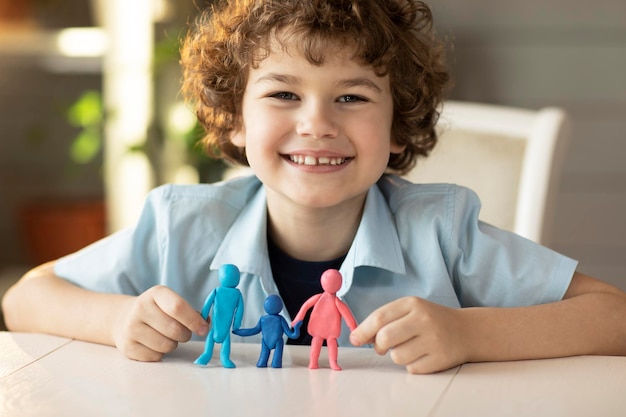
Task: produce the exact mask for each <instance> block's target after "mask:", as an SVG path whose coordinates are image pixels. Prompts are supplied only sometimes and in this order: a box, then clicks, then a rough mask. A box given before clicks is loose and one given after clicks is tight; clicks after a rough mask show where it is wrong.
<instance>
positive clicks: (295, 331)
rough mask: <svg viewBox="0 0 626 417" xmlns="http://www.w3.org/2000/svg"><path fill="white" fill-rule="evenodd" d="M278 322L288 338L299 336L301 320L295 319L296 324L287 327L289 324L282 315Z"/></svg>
mask: <svg viewBox="0 0 626 417" xmlns="http://www.w3.org/2000/svg"><path fill="white" fill-rule="evenodd" d="M280 323H281V325H282V326H283V332H284V333H285V334H286V335H287V337H288V338H290V339H297V338H299V337H300V327H302V323H304V322H303V321H302V320H299V321H297V322H296V324H295V325H294V326H293V329H290V328H289V324H288V323H287V320H285V318H284V317H281V321H280Z"/></svg>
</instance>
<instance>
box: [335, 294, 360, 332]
mask: <svg viewBox="0 0 626 417" xmlns="http://www.w3.org/2000/svg"><path fill="white" fill-rule="evenodd" d="M335 305H336V306H337V310H339V314H341V317H343V319H344V320H345V321H346V324H347V325H348V328H349V329H350V330H351V331H352V330H354V329H356V319H355V318H354V315H353V314H352V311H350V307H348V305H347V304H346V303H344V302H343V301H341V300H340V299H339V298H335Z"/></svg>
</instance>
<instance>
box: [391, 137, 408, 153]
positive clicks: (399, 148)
mask: <svg viewBox="0 0 626 417" xmlns="http://www.w3.org/2000/svg"><path fill="white" fill-rule="evenodd" d="M405 149H406V145H400V144H398V142H396V141H395V139H391V147H390V150H389V152H390V153H402V152H404V150H405Z"/></svg>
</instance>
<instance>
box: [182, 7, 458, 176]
mask: <svg viewBox="0 0 626 417" xmlns="http://www.w3.org/2000/svg"><path fill="white" fill-rule="evenodd" d="M275 41H278V42H280V43H282V44H283V45H284V47H287V46H288V47H290V48H293V47H295V48H297V49H298V50H299V51H300V52H302V54H303V55H304V56H305V57H306V58H307V59H308V60H309V61H310V62H311V63H312V64H314V65H323V64H324V61H325V59H327V54H332V53H333V52H332V51H334V50H337V47H344V46H346V45H348V46H349V47H351V48H352V49H353V52H354V55H353V56H354V60H355V62H358V63H359V64H361V65H366V66H369V67H371V68H372V69H373V70H374V71H375V72H376V73H377V74H379V75H380V76H383V75H388V76H389V80H390V85H391V91H392V96H393V122H392V127H391V138H392V140H393V141H394V142H395V143H397V144H398V145H400V146H401V147H403V149H404V151H403V152H402V153H399V154H391V155H390V158H389V162H388V168H389V170H390V171H393V172H397V173H400V174H402V173H404V172H406V171H408V170H409V169H410V168H412V167H413V165H414V164H415V159H416V158H417V156H420V155H424V156H425V155H428V153H429V152H430V150H431V149H432V148H433V146H434V145H435V143H436V141H437V136H436V133H435V123H436V121H437V118H438V116H439V111H438V106H439V104H440V103H441V101H442V100H443V97H444V95H445V92H446V90H447V87H448V84H449V76H448V73H447V70H446V68H445V65H444V57H443V48H442V46H441V44H440V43H439V42H438V41H437V40H436V39H435V37H434V34H433V30H432V16H431V12H430V9H429V8H428V6H426V5H425V4H424V3H422V2H419V1H414V0H300V1H293V0H272V1H269V0H230V1H226V0H222V1H218V2H217V4H216V5H214V6H213V8H212V9H211V10H206V11H204V12H203V13H202V14H201V15H200V16H199V18H198V19H197V21H196V23H195V26H194V27H193V28H192V30H191V31H190V32H189V34H188V36H187V38H186V39H185V42H184V45H183V48H182V51H181V56H182V59H181V64H182V67H183V74H184V81H183V92H184V94H185V96H186V97H187V99H188V100H190V101H191V102H192V103H193V104H194V106H195V109H196V114H197V116H198V119H199V121H200V123H201V124H202V125H203V127H204V129H205V132H206V135H205V137H204V139H203V143H204V145H205V147H206V149H207V151H208V152H210V153H212V154H213V156H222V157H224V158H226V159H228V160H230V161H232V162H237V163H241V164H244V165H247V159H246V156H245V149H242V148H239V147H237V146H235V145H233V143H232V142H231V135H232V133H233V132H234V131H236V130H237V129H238V128H239V127H240V126H241V124H242V121H241V117H240V116H241V112H242V109H241V105H242V100H243V95H244V91H245V89H246V85H247V80H248V73H249V69H250V68H254V67H256V65H257V64H258V63H259V62H260V61H261V60H263V59H264V57H266V56H267V54H268V53H269V47H270V44H271V43H273V42H274V43H275ZM333 47H334V48H333Z"/></svg>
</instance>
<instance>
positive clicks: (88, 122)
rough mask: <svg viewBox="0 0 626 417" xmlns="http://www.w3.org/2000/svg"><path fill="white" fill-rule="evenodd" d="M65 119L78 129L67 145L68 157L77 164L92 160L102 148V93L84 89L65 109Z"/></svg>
mask: <svg viewBox="0 0 626 417" xmlns="http://www.w3.org/2000/svg"><path fill="white" fill-rule="evenodd" d="M66 116H67V121H68V122H69V124H70V125H72V126H74V127H76V128H78V129H80V130H79V132H78V134H77V135H76V137H75V138H74V140H73V141H72V143H71V145H70V147H69V156H70V159H71V160H72V161H73V162H75V163H77V164H88V163H90V162H91V161H93V160H94V159H95V158H96V156H97V155H98V154H99V153H100V150H101V149H102V130H103V123H104V109H103V105H102V95H101V93H100V92H99V91H96V90H87V91H85V92H84V93H83V94H82V95H81V96H80V97H79V98H78V99H77V100H76V101H75V102H74V103H73V104H72V105H71V106H70V107H69V109H68V110H67V114H66Z"/></svg>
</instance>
